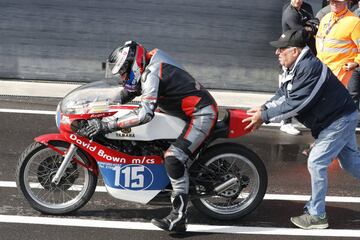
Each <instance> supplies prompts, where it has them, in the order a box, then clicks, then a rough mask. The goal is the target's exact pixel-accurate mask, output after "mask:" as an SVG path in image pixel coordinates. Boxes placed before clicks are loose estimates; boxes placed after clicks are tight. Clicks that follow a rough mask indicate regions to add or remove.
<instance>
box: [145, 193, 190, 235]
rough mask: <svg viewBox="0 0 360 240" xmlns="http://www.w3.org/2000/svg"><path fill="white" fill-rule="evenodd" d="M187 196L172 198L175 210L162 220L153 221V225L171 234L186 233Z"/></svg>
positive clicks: (178, 195) (180, 195)
mask: <svg viewBox="0 0 360 240" xmlns="http://www.w3.org/2000/svg"><path fill="white" fill-rule="evenodd" d="M188 198H189V197H188V195H187V194H177V195H175V197H174V198H172V199H171V200H172V205H173V209H172V211H171V212H170V214H169V215H168V216H166V217H164V218H162V219H156V218H154V219H152V220H151V223H152V224H154V225H155V226H157V227H159V228H161V229H163V230H165V231H169V232H176V233H184V232H185V231H186V224H187V213H186V210H187V209H186V208H187V203H188Z"/></svg>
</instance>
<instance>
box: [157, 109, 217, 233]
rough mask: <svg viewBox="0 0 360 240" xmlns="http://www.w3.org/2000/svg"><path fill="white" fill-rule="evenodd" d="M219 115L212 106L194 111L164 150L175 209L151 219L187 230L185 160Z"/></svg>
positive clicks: (168, 226) (204, 137) (158, 224)
mask: <svg viewBox="0 0 360 240" xmlns="http://www.w3.org/2000/svg"><path fill="white" fill-rule="evenodd" d="M216 119H217V112H216V110H215V109H214V108H213V107H212V106H208V107H204V108H202V109H199V110H198V111H196V112H194V113H193V115H192V118H191V121H190V122H189V123H188V124H187V125H186V126H185V128H184V130H183V133H182V134H181V135H180V136H179V138H178V139H177V141H176V142H175V143H174V144H173V145H171V146H170V148H169V149H168V150H167V151H166V153H165V167H166V171H167V174H168V176H169V178H170V182H171V185H172V187H173V194H172V205H173V208H172V211H171V212H170V214H169V215H168V216H166V217H165V218H162V219H152V221H151V222H152V223H153V224H154V225H156V226H158V227H160V228H161V229H164V230H167V231H175V232H184V231H186V222H187V214H186V209H187V203H188V198H189V197H188V193H189V175H188V171H187V167H186V161H187V160H188V157H189V155H191V154H192V153H193V152H195V150H196V149H197V148H198V147H199V146H200V145H201V143H203V141H204V140H205V139H206V137H207V136H208V135H209V133H210V131H211V129H212V128H213V126H214V124H215V122H216Z"/></svg>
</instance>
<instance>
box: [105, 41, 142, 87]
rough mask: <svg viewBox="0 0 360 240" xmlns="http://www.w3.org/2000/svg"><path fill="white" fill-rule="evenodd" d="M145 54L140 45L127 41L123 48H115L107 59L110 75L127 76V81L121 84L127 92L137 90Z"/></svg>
mask: <svg viewBox="0 0 360 240" xmlns="http://www.w3.org/2000/svg"><path fill="white" fill-rule="evenodd" d="M145 54H146V50H145V48H144V47H143V46H142V45H141V44H139V43H137V42H135V41H127V42H125V44H124V45H123V46H120V47H117V48H115V49H114V50H113V51H112V52H111V53H110V55H109V57H108V59H107V61H108V62H109V63H110V67H111V73H112V74H114V75H117V74H120V75H122V74H124V73H127V74H128V79H126V80H125V81H124V82H123V85H124V87H125V88H126V89H127V90H129V91H136V89H137V85H138V83H139V81H140V78H141V74H142V73H143V72H144V70H145V67H146V60H145Z"/></svg>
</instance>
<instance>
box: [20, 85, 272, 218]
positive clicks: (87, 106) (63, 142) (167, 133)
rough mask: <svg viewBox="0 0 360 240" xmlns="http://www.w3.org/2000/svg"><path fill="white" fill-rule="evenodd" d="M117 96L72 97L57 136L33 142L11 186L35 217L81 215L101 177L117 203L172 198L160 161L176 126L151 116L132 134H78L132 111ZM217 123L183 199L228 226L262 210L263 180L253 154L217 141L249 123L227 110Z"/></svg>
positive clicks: (113, 89)
mask: <svg viewBox="0 0 360 240" xmlns="http://www.w3.org/2000/svg"><path fill="white" fill-rule="evenodd" d="M120 92H121V88H120V87H119V84H117V83H116V82H115V81H114V82H111V81H108V80H106V81H98V82H93V83H89V84H86V85H83V86H81V87H79V88H77V89H75V90H73V91H72V92H70V93H69V94H68V95H67V96H66V97H65V98H64V99H63V100H62V101H61V102H60V103H59V105H58V107H57V112H56V124H57V127H58V129H59V133H54V134H46V135H42V136H39V137H36V138H35V142H34V143H32V144H31V145H30V146H28V147H27V149H26V150H25V151H24V152H23V154H22V155H21V157H20V160H19V163H18V166H17V186H18V188H20V190H21V192H22V193H23V195H24V196H25V198H26V199H27V201H28V202H29V203H30V205H31V206H32V207H33V208H34V209H36V210H38V211H40V212H42V213H46V214H67V213H70V212H73V211H76V210H78V209H80V208H81V207H82V206H84V205H85V204H86V203H87V202H88V201H89V200H90V198H91V197H92V195H93V193H94V191H95V189H96V187H97V181H98V177H99V174H101V176H102V178H103V182H104V185H105V187H106V191H107V192H108V193H109V194H110V195H111V196H113V197H115V198H117V199H121V200H126V201H133V202H139V203H143V204H148V203H149V204H151V203H152V202H153V201H155V200H156V199H157V198H159V197H160V196H164V195H169V196H170V194H169V193H170V192H171V184H170V181H169V178H168V176H167V174H166V170H165V167H164V159H163V154H164V151H166V149H167V148H168V147H169V146H170V144H171V143H172V142H173V141H175V139H176V138H177V137H178V136H179V135H180V134H181V132H182V129H183V127H184V126H185V122H184V121H183V120H182V119H180V118H177V117H174V116H170V115H167V114H165V113H163V112H161V111H157V112H156V113H155V117H154V118H153V120H152V121H150V122H149V123H147V124H144V125H141V126H137V127H134V128H131V129H122V130H121V131H117V132H113V133H109V134H106V135H103V136H97V137H95V138H94V139H88V138H85V137H83V136H81V135H79V134H77V133H78V131H79V130H80V129H83V128H84V127H85V126H86V124H87V120H89V119H93V118H99V119H104V120H106V119H111V118H113V117H116V116H122V115H124V114H127V113H128V112H129V111H131V110H133V109H134V108H136V107H137V105H122V104H120ZM222 115H224V116H223V118H222V119H221V120H218V122H217V124H216V127H215V129H214V130H213V131H212V133H211V134H210V136H209V137H208V139H207V140H206V142H205V143H204V144H203V145H202V146H201V147H200V149H199V150H198V151H197V152H196V153H195V154H194V155H193V156H191V159H189V161H188V169H189V176H190V193H189V194H190V199H191V202H192V204H193V205H194V206H195V207H196V208H197V209H198V210H200V211H201V212H202V213H204V214H206V215H207V216H210V217H212V218H215V219H221V220H232V219H238V218H240V217H243V216H245V215H247V214H249V213H250V212H252V211H253V210H254V209H255V208H256V207H257V206H258V205H259V204H260V203H261V201H262V199H263V197H264V194H265V192H266V188H267V173H266V169H265V166H264V164H263V162H262V161H261V160H260V158H259V157H258V156H257V155H256V154H255V153H254V152H252V151H251V150H249V149H247V148H245V147H244V146H241V145H239V144H235V143H231V142H230V141H227V142H225V143H224V142H223V143H221V141H215V140H218V139H227V138H236V137H239V136H241V135H244V134H246V133H247V131H246V130H244V126H245V124H243V123H242V122H241V120H242V119H244V118H245V117H246V116H247V115H246V113H245V112H244V111H243V110H240V109H226V110H224V114H222ZM217 142H218V143H217ZM102 188H104V187H102Z"/></svg>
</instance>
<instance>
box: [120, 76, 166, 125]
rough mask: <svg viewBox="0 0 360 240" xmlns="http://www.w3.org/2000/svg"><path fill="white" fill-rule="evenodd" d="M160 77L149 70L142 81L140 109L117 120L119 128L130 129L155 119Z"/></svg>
mask: <svg viewBox="0 0 360 240" xmlns="http://www.w3.org/2000/svg"><path fill="white" fill-rule="evenodd" d="M159 81H160V79H159V77H158V75H157V74H156V73H152V72H150V71H149V70H147V71H146V72H145V73H144V74H143V76H142V79H141V103H140V107H139V108H138V109H135V110H134V111H131V112H130V113H128V114H126V115H124V116H122V117H120V118H117V119H116V122H115V123H114V124H116V127H117V128H128V127H134V126H138V125H142V124H145V123H147V122H149V121H151V119H152V118H153V117H154V111H155V109H156V107H157V96H158V90H159Z"/></svg>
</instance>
